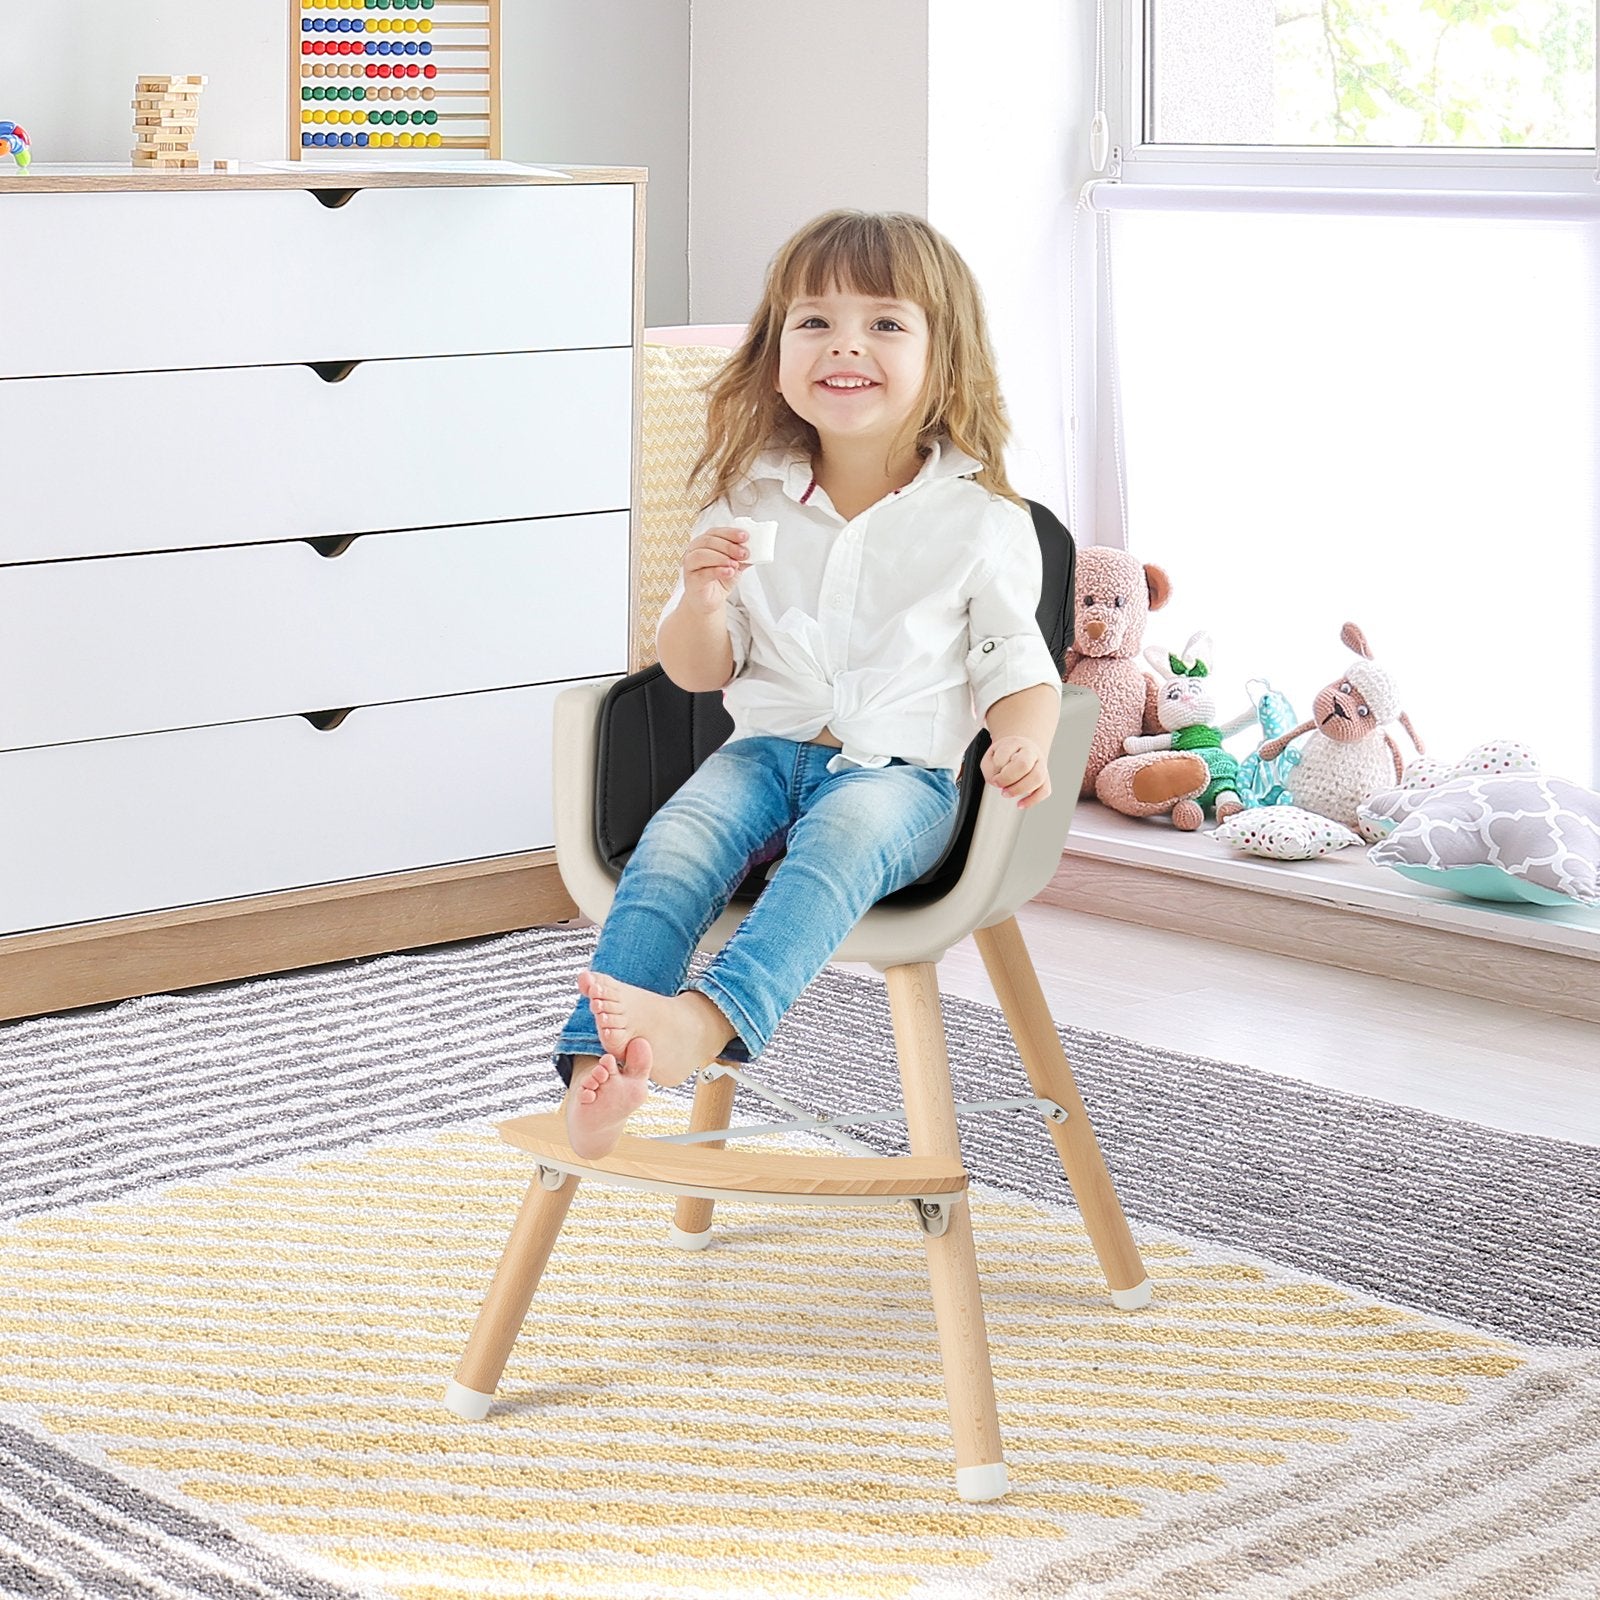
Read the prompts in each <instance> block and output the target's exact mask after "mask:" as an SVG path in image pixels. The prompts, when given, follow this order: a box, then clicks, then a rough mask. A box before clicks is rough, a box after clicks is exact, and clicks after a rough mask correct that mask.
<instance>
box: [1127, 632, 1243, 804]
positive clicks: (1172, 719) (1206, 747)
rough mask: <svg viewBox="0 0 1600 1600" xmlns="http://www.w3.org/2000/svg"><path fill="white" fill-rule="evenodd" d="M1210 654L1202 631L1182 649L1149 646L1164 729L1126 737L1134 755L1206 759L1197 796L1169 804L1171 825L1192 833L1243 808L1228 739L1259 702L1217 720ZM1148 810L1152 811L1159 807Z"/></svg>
mask: <svg viewBox="0 0 1600 1600" xmlns="http://www.w3.org/2000/svg"><path fill="white" fill-rule="evenodd" d="M1210 654H1211V640H1210V639H1209V638H1208V637H1207V636H1206V635H1205V634H1203V633H1197V634H1194V635H1192V636H1191V637H1190V639H1189V642H1188V643H1187V644H1186V645H1185V646H1184V647H1183V653H1182V654H1181V655H1179V654H1175V653H1173V652H1171V651H1162V650H1157V649H1153V648H1152V649H1148V650H1146V651H1145V653H1144V657H1145V660H1146V661H1148V662H1149V663H1150V665H1151V666H1152V667H1154V668H1155V669H1156V671H1157V672H1158V673H1160V674H1161V677H1162V679H1163V683H1162V687H1161V690H1160V695H1159V698H1158V700H1157V702H1156V716H1157V718H1158V719H1159V720H1160V723H1161V726H1162V727H1163V728H1164V729H1165V730H1166V731H1165V732H1164V733H1152V734H1135V735H1133V736H1132V737H1130V738H1127V739H1124V740H1123V741H1122V747H1123V749H1124V750H1126V751H1127V752H1128V755H1129V756H1139V755H1144V754H1147V753H1148V752H1150V751H1153V750H1185V751H1192V752H1193V753H1194V754H1195V755H1198V756H1199V757H1200V759H1201V760H1202V761H1204V762H1205V764H1206V771H1207V783H1206V787H1205V789H1204V790H1203V791H1202V792H1201V793H1199V794H1197V795H1194V796H1185V797H1184V798H1182V799H1180V800H1178V801H1176V802H1175V803H1174V804H1173V805H1172V806H1171V808H1170V811H1169V815H1170V816H1171V818H1172V825H1173V827H1175V828H1178V829H1180V830H1181V831H1182V832H1184V833H1193V832H1194V831H1195V829H1196V828H1198V827H1199V826H1200V824H1201V823H1202V822H1204V821H1205V819H1206V818H1207V817H1208V816H1212V815H1214V816H1215V817H1216V818H1217V820H1218V821H1219V822H1226V821H1227V819H1228V818H1229V817H1231V816H1233V815H1234V813H1235V812H1239V811H1243V810H1244V801H1243V800H1242V799H1241V798H1240V794H1239V761H1238V758H1237V757H1236V756H1234V755H1233V754H1232V752H1231V751H1229V750H1226V749H1225V748H1224V747H1223V742H1222V741H1223V740H1224V739H1227V738H1229V737H1230V736H1231V735H1233V734H1235V733H1239V732H1241V731H1242V730H1243V729H1245V728H1248V727H1251V726H1252V725H1253V724H1254V723H1255V721H1256V709H1255V707H1254V705H1250V706H1247V707H1246V708H1245V709H1244V710H1243V711H1241V712H1240V713H1239V714H1238V715H1237V716H1235V717H1230V718H1229V719H1228V721H1226V722H1224V723H1221V724H1219V723H1218V722H1217V702H1216V697H1215V696H1214V695H1213V694H1212V692H1211V689H1210V686H1209V684H1208V683H1207V682H1206V680H1207V678H1208V677H1209V676H1210V670H1211V669H1210V667H1209V665H1208V664H1207V661H1206V657H1208V656H1209V655H1210ZM1115 766H1116V763H1115V762H1113V763H1112V766H1111V767H1108V768H1106V769H1105V771H1103V772H1102V773H1101V774H1100V777H1101V780H1102V782H1104V781H1105V779H1106V773H1107V772H1110V771H1111V770H1112V768H1114V767H1115ZM1143 814H1144V815H1149V816H1153V815H1155V814H1156V813H1155V811H1153V810H1152V811H1147V812H1145V813H1143Z"/></svg>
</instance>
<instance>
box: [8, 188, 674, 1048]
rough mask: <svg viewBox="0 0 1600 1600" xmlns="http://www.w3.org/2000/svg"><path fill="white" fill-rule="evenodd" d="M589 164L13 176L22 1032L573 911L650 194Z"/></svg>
mask: <svg viewBox="0 0 1600 1600" xmlns="http://www.w3.org/2000/svg"><path fill="white" fill-rule="evenodd" d="M566 174H567V175H566V176H564V177H560V178H552V177H550V176H540V175H538V174H536V173H535V172H533V171H532V170H531V169H530V170H529V171H527V172H517V171H514V170H513V171H507V170H504V169H499V170H496V171H493V172H484V173H482V174H476V173H475V174H471V175H468V174H464V173H431V172H410V173H395V172H391V173H382V172H366V173H361V174H354V173H352V174H342V173H340V174H334V173H329V172H323V171H321V170H315V171H306V172H303V173H295V174H292V175H291V174H287V173H264V174H259V175H243V176H232V175H230V176H227V177H220V176H212V175H209V174H206V175H196V174H140V175H129V174H118V175H114V176H113V175H107V176H103V177H101V176H92V175H90V176H79V175H65V174H63V175H52V174H51V173H50V172H49V171H48V169H43V170H41V169H36V170H35V171H34V172H33V173H32V174H30V175H29V176H28V177H26V178H21V177H13V178H6V179H0V256H3V259H4V260H5V261H6V263H7V280H8V283H9V284H10V285H11V286H12V290H11V299H10V309H9V310H8V312H7V313H6V314H5V315H4V316H3V317H0V402H3V403H4V411H3V412H0V1015H3V1016H12V1017H15V1016H24V1015H31V1014H35V1013H38V1012H44V1011H51V1010H58V1009H62V1008H64V1007H67V1006H73V1005H82V1004H88V1003H93V1002H98V1001H103V1000H108V999H114V998H119V997H122V996H126V995H131V994H138V993H147V992H153V991H156V990H161V989H170V988H178V987H186V986H192V985H195V984H200V983H210V982H215V981H218V980H220V979H224V978H230V977H239V976H243V975H246V974H249V973H254V972H264V971H271V970H281V969H283V968H285V967H293V966H304V965H312V964H315V963H318V962H323V961H329V960H338V959H344V958H348V957H351V956H355V955H360V954H370V953H373V952H375V951H380V950H391V949H403V948H410V947H415V946H418V945H424V944H430V943H436V942H441V941H443V940H448V939H457V938H465V937H471V936H473V935H477V934H483V933H489V932H495V931H500V930H502V929H506V928H511V927H521V926H529V925H531V924H534V923H537V922H543V921H550V920H554V919H555V918H558V917H564V916H570V915H572V914H573V908H572V906H571V902H570V901H569V900H568V899H567V897H566V895H565V892H564V890H563V889H562V888H561V886H560V881H559V878H558V876H557V874H556V872H555V869H554V863H553V857H552V855H551V852H550V849H549V846H550V844H551V839H552V830H551V824H550V800H549V787H550V784H549V762H550V753H549V751H550V707H551V704H552V702H553V700H554V697H555V695H556V693H557V692H558V691H559V689H560V688H561V686H562V685H563V684H564V683H565V682H569V681H572V680H573V679H578V678H587V677H594V676H600V675H603V674H608V673H613V672H623V671H626V670H627V668H628V666H629V662H628V659H627V654H628V644H627V640H628V633H629V629H628V618H629V609H630V587H631V576H630V574H631V568H632V561H631V557H630V550H631V527H632V520H633V517H632V508H633V505H634V503H635V500H636V498H637V496H636V492H635V483H636V472H637V468H636V461H637V455H638V450H637V416H638V403H637V394H638V366H637V359H636V353H637V348H638V342H639V338H638V335H639V327H640V321H641V314H642V266H643V262H642V257H643V251H642V217H643V209H644V208H643V179H644V174H643V173H642V172H641V171H637V170H634V169H599V168H589V169H566ZM19 289H20V291H21V293H20V295H19V294H18V292H17V291H18V290H19ZM19 312H20V314H19Z"/></svg>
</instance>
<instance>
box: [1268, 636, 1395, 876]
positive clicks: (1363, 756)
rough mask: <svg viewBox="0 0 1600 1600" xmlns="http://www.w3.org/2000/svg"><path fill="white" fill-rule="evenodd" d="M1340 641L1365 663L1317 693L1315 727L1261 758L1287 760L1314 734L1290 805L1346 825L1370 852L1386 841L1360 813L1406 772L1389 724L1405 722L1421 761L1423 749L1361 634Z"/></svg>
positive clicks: (1307, 726)
mask: <svg viewBox="0 0 1600 1600" xmlns="http://www.w3.org/2000/svg"><path fill="white" fill-rule="evenodd" d="M1339 637H1340V639H1341V640H1342V641H1343V642H1344V644H1345V646H1346V647H1347V648H1348V649H1351V650H1354V651H1355V652H1356V654H1357V657H1358V659H1357V660H1355V661H1352V662H1351V663H1350V665H1349V666H1348V667H1346V668H1345V670H1344V675H1343V676H1342V677H1340V678H1337V679H1335V680H1334V682H1332V683H1330V684H1328V685H1327V687H1326V688H1323V689H1319V690H1318V691H1317V697H1316V699H1315V700H1314V701H1313V702H1312V704H1311V720H1310V721H1309V722H1302V723H1301V724H1300V725H1299V727H1297V728H1291V729H1290V730H1289V731H1288V732H1287V733H1282V734H1279V735H1278V737H1277V738H1276V739H1268V740H1267V741H1266V743H1265V744H1263V745H1261V746H1260V748H1259V750H1258V751H1257V754H1259V755H1260V756H1261V757H1262V759H1263V760H1267V761H1270V760H1272V759H1274V758H1275V757H1277V756H1279V755H1281V754H1282V753H1283V750H1284V748H1285V746H1287V745H1288V743H1289V741H1290V740H1291V739H1298V738H1299V737H1300V735H1301V734H1303V733H1308V734H1310V735H1311V737H1310V738H1309V739H1308V740H1307V741H1306V743H1305V745H1304V747H1303V749H1302V752H1301V760H1300V764H1299V765H1298V766H1297V767H1296V768H1295V769H1294V771H1293V772H1292V773H1291V774H1290V775H1289V800H1290V801H1291V802H1292V803H1293V804H1294V805H1297V806H1299V807H1300V808H1301V809H1302V810H1304V811H1315V812H1316V813H1317V814H1318V815H1319V816H1324V817H1330V818H1332V820H1333V821H1335V822H1340V823H1343V824H1344V826H1345V827H1347V828H1351V829H1353V830H1354V831H1355V832H1356V833H1358V834H1359V835H1360V836H1361V837H1362V838H1363V839H1365V840H1366V841H1367V842H1368V843H1369V844H1370V843H1372V842H1373V841H1375V840H1376V839H1377V838H1378V834H1377V832H1376V831H1375V830H1374V828H1373V826H1372V824H1371V823H1370V822H1367V821H1366V820H1365V819H1363V818H1362V817H1361V816H1360V815H1359V812H1358V808H1359V807H1360V804H1361V802H1362V801H1363V800H1365V799H1366V798H1367V796H1368V795H1371V794H1375V793H1376V792H1377V791H1378V790H1380V789H1392V788H1393V787H1394V786H1395V785H1396V784H1397V783H1398V782H1399V781H1400V778H1401V775H1402V774H1403V772H1404V771H1405V763H1404V762H1403V761H1402V760H1401V758H1400V747H1399V746H1398V745H1397V744H1396V743H1395V742H1394V740H1393V738H1392V737H1391V736H1390V735H1389V734H1388V733H1387V732H1386V731H1385V724H1387V723H1391V722H1396V721H1398V722H1399V723H1400V725H1401V726H1402V727H1403V728H1404V729H1405V730H1406V732H1407V733H1408V734H1409V735H1410V736H1411V742H1412V743H1413V744H1414V745H1415V746H1416V747H1417V752H1418V754H1421V753H1422V741H1421V740H1420V739H1419V738H1418V737H1417V733H1416V729H1415V728H1413V727H1412V726H1411V719H1410V718H1409V717H1408V716H1406V714H1405V712H1404V711H1402V710H1401V709H1400V697H1399V694H1398V693H1397V692H1396V690H1395V686H1394V680H1393V679H1392V678H1391V677H1390V676H1389V674H1388V673H1387V672H1385V671H1384V670H1383V668H1382V667H1380V666H1379V665H1378V664H1377V662H1375V661H1374V660H1373V659H1372V651H1371V650H1370V649H1369V648H1368V647H1367V641H1366V637H1365V636H1364V635H1363V634H1362V632H1361V630H1360V628H1358V627H1357V626H1356V625H1355V623H1353V622H1347V623H1345V625H1344V627H1343V629H1341V630H1340V633H1339Z"/></svg>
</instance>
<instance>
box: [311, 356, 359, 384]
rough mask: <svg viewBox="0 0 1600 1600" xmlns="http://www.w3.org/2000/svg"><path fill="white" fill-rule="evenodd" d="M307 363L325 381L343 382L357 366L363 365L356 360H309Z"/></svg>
mask: <svg viewBox="0 0 1600 1600" xmlns="http://www.w3.org/2000/svg"><path fill="white" fill-rule="evenodd" d="M306 365H307V366H308V367H310V368H311V370H312V371H313V372H314V373H316V375H317V376H318V377H319V378H321V379H322V381H323V382H324V383H343V382H344V380H345V379H346V378H348V377H349V376H350V374H351V373H352V372H354V371H355V370H356V368H357V367H359V366H360V365H361V362H360V361H359V360H356V361H308V362H306Z"/></svg>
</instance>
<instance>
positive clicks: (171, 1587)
mask: <svg viewBox="0 0 1600 1600" xmlns="http://www.w3.org/2000/svg"><path fill="white" fill-rule="evenodd" d="M355 1593H356V1591H354V1590H351V1589H346V1588H342V1587H340V1586H339V1585H337V1584H332V1583H327V1582H324V1581H323V1580H322V1579H320V1578H317V1577H314V1576H312V1575H311V1574H309V1573H306V1572H302V1571H299V1570H298V1569H296V1568H295V1567H293V1566H292V1565H290V1564H289V1563H288V1562H286V1561H283V1560H281V1559H279V1558H278V1557H277V1556H276V1555H274V1554H273V1553H271V1552H269V1551H267V1550H264V1549H262V1548H261V1547H259V1546H257V1545H254V1544H251V1543H248V1542H246V1541H245V1540H242V1539H239V1538H237V1537H235V1535H234V1534H232V1533H231V1532H229V1531H228V1530H227V1529H226V1528H224V1527H221V1526H219V1525H218V1524H217V1523H215V1522H212V1521H209V1520H208V1519H206V1518H203V1517H198V1516H195V1515H193V1514H192V1513H190V1512H188V1511H185V1510H184V1509H183V1508H182V1507H180V1506H175V1505H173V1504H171V1503H170V1502H168V1501H166V1500H163V1499H161V1498H159V1497H158V1496H156V1495H152V1494H147V1493H145V1492H144V1491H143V1490H141V1489H138V1488H135V1487H134V1486H133V1485H131V1484H129V1483H125V1482H123V1481H122V1480H121V1479H119V1478H115V1477H113V1476H112V1475H111V1474H110V1473H108V1472H104V1471H102V1470H101V1469H100V1468H99V1467H96V1466H93V1465H91V1464H90V1463H89V1462H86V1461H82V1460H80V1459H79V1458H78V1457H76V1456H73V1455H69V1454H68V1453H67V1452H66V1451H64V1450H60V1449H57V1448H56V1447H55V1446H54V1445H52V1444H49V1443H48V1442H46V1441H45V1440H43V1439H41V1438H39V1437H38V1436H37V1435H36V1434H34V1433H32V1432H31V1431H29V1430H27V1429H24V1428H20V1427H17V1426H14V1425H12V1424H10V1423H6V1422H4V1421H0V1596H5V1597H6V1600H91V1597H92V1600H142V1597H147V1596H148V1597H153V1600H354V1596H355Z"/></svg>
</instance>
